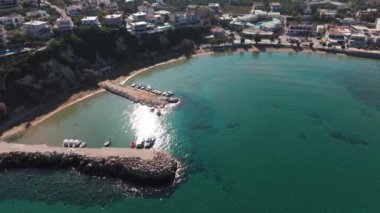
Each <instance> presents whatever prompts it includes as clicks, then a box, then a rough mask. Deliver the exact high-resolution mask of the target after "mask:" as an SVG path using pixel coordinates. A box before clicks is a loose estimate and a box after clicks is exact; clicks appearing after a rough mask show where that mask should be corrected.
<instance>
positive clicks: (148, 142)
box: [144, 136, 156, 149]
mask: <svg viewBox="0 0 380 213" xmlns="http://www.w3.org/2000/svg"><path fill="white" fill-rule="evenodd" d="M155 141H156V137H154V136H153V137H150V138H148V139H146V140H145V145H144V148H145V149H150V148H152V147H153V145H154V142H155Z"/></svg>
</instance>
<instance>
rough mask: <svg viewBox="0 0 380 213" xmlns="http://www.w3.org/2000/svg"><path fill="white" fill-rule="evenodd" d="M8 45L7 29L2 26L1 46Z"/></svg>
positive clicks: (0, 30)
mask: <svg viewBox="0 0 380 213" xmlns="http://www.w3.org/2000/svg"><path fill="white" fill-rule="evenodd" d="M5 45H7V31H6V30H5V29H4V27H0V46H5Z"/></svg>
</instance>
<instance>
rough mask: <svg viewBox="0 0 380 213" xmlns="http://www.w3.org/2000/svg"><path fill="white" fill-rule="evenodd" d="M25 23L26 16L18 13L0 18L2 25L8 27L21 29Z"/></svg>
mask: <svg viewBox="0 0 380 213" xmlns="http://www.w3.org/2000/svg"><path fill="white" fill-rule="evenodd" d="M24 22H25V18H24V16H22V15H20V14H17V13H12V14H10V15H7V16H1V17H0V25H2V26H6V27H19V26H21V25H22V23H24Z"/></svg>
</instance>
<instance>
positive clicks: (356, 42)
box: [348, 33, 367, 48]
mask: <svg viewBox="0 0 380 213" xmlns="http://www.w3.org/2000/svg"><path fill="white" fill-rule="evenodd" d="M366 44H367V36H366V35H364V34H360V33H355V34H352V35H351V36H350V38H349V39H348V45H349V46H350V47H356V48H362V47H365V45H366Z"/></svg>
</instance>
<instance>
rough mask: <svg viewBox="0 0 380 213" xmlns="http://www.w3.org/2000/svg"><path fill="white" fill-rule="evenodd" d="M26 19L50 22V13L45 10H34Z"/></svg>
mask: <svg viewBox="0 0 380 213" xmlns="http://www.w3.org/2000/svg"><path fill="white" fill-rule="evenodd" d="M26 17H27V18H29V19H32V20H39V21H48V20H49V19H50V15H49V13H47V12H46V11H45V10H32V11H29V12H27V13H26Z"/></svg>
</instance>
